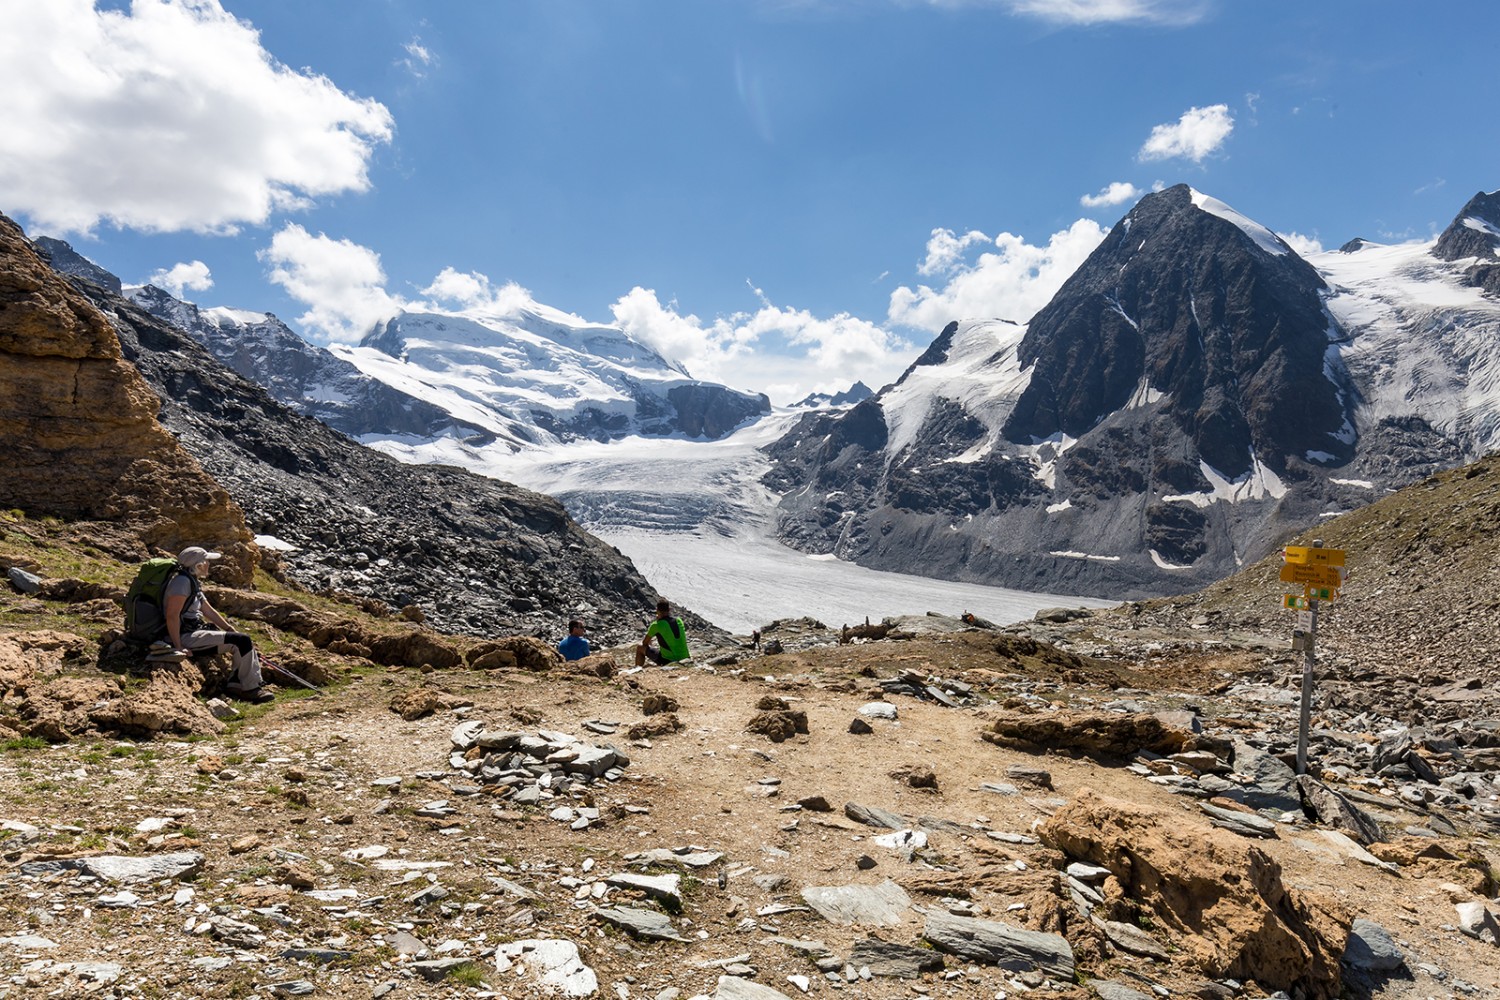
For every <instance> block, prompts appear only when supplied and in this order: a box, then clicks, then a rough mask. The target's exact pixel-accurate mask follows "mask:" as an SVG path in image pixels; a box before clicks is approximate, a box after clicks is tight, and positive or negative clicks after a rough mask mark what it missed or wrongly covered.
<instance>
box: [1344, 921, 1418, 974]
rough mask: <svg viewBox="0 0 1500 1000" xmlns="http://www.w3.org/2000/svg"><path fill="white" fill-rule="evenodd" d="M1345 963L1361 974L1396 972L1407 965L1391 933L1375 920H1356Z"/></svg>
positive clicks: (1345, 955) (1351, 932) (1345, 951)
mask: <svg viewBox="0 0 1500 1000" xmlns="http://www.w3.org/2000/svg"><path fill="white" fill-rule="evenodd" d="M1342 961H1343V963H1344V964H1345V965H1346V966H1348V967H1349V968H1351V969H1355V970H1358V971H1359V972H1394V971H1395V970H1397V969H1399V968H1401V967H1402V966H1404V965H1405V964H1406V956H1405V955H1403V954H1401V949H1400V948H1398V947H1397V946H1396V942H1395V940H1394V939H1393V938H1392V937H1391V934H1390V932H1389V931H1387V930H1386V929H1385V928H1384V927H1382V926H1380V925H1379V924H1377V923H1376V922H1375V921H1373V920H1366V919H1365V918H1364V917H1357V918H1355V921H1354V925H1353V926H1352V927H1350V928H1349V943H1348V944H1347V945H1345V946H1344V957H1343V959H1342Z"/></svg>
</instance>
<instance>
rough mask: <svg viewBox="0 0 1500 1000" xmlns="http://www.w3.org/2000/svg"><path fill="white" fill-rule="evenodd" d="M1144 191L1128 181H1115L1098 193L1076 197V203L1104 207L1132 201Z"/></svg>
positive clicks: (1089, 206)
mask: <svg viewBox="0 0 1500 1000" xmlns="http://www.w3.org/2000/svg"><path fill="white" fill-rule="evenodd" d="M1145 193H1146V192H1144V191H1142V190H1141V189H1140V188H1138V187H1136V186H1135V185H1134V184H1132V183H1130V182H1129V181H1115V182H1114V183H1112V184H1110V185H1109V187H1107V188H1104V189H1103V190H1102V191H1100V192H1099V193H1098V194H1086V195H1084V196H1083V197H1082V198H1079V199H1078V203H1079V204H1080V205H1082V206H1083V207H1084V208H1104V207H1106V206H1109V205H1123V204H1125V203H1126V202H1127V201H1134V200H1135V199H1137V198H1139V197H1140V196H1141V195H1143V194H1145Z"/></svg>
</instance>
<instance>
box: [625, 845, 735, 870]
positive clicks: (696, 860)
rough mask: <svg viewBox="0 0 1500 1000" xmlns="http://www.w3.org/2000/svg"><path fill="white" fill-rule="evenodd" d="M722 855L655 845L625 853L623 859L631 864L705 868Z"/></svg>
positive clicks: (717, 852)
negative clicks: (635, 852) (644, 849)
mask: <svg viewBox="0 0 1500 1000" xmlns="http://www.w3.org/2000/svg"><path fill="white" fill-rule="evenodd" d="M723 856H724V855H723V853H722V852H720V851H706V850H700V849H697V848H692V847H672V848H666V847H657V848H653V849H652V850H649V851H641V852H640V853H638V854H627V855H626V856H625V860H626V861H628V862H630V863H631V864H643V865H683V866H684V867H687V868H707V867H708V866H709V865H711V864H713V863H714V862H716V861H718V860H719V859H720V858H722V857H723Z"/></svg>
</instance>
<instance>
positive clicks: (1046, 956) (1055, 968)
mask: <svg viewBox="0 0 1500 1000" xmlns="http://www.w3.org/2000/svg"><path fill="white" fill-rule="evenodd" d="M922 936H923V937H925V938H926V939H927V940H928V941H930V942H932V944H933V947H935V948H937V949H938V950H939V951H946V952H948V953H949V954H951V955H957V956H958V957H959V958H962V959H964V960H966V961H970V962H979V963H982V964H985V965H998V966H999V967H1001V968H1002V969H1010V970H1013V971H1026V970H1028V969H1040V970H1042V972H1044V973H1046V974H1047V975H1049V976H1052V977H1054V978H1056V979H1059V980H1062V981H1064V982H1069V983H1071V982H1072V981H1073V976H1074V974H1075V970H1076V966H1075V964H1074V961H1073V949H1072V947H1071V946H1070V945H1069V944H1068V941H1067V939H1066V938H1064V937H1062V936H1061V935H1058V934H1045V933H1042V932H1040V931H1028V930H1023V929H1022V928H1019V927H1012V926H1011V925H1009V924H1003V923H1000V922H998V921H994V920H977V919H975V918H973V917H954V916H950V915H948V914H946V913H931V914H929V915H928V917H927V922H926V924H925V926H924V927H923V929H922Z"/></svg>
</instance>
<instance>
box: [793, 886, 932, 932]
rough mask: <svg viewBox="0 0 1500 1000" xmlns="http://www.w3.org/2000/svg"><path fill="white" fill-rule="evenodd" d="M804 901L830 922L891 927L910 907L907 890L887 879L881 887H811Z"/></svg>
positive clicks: (808, 887)
mask: <svg viewBox="0 0 1500 1000" xmlns="http://www.w3.org/2000/svg"><path fill="white" fill-rule="evenodd" d="M802 898H803V900H805V901H806V902H807V905H808V906H811V907H812V908H813V909H814V910H815V911H817V913H818V915H819V916H821V917H822V918H823V919H824V920H827V921H829V922H830V923H835V924H841V925H846V926H847V925H849V924H858V925H862V926H874V927H892V926H895V925H896V924H899V923H901V921H902V918H903V917H904V916H905V914H906V911H907V910H909V909H910V908H911V897H910V896H908V895H907V894H906V890H904V889H902V888H901V887H900V886H899V885H897V884H896V883H894V882H892V881H891V880H890V879H886V880H885V881H884V882H882V883H880V884H879V885H810V886H807V887H805V888H804V889H803V890H802Z"/></svg>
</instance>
